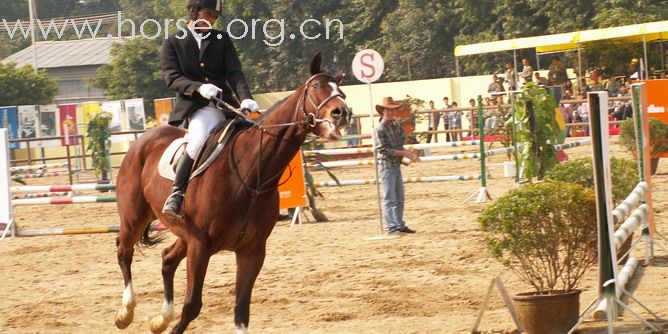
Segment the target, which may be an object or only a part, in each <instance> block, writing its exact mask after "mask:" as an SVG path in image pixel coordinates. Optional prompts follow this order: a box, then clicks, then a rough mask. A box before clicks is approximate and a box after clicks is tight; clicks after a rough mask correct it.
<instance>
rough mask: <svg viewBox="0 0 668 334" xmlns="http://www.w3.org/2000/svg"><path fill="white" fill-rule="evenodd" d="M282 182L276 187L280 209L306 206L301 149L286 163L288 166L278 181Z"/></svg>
mask: <svg viewBox="0 0 668 334" xmlns="http://www.w3.org/2000/svg"><path fill="white" fill-rule="evenodd" d="M291 171H292V173H291ZM290 174H292V175H290ZM283 182H285V183H284V184H282V185H281V186H279V187H278V194H279V196H280V198H281V203H280V208H281V209H287V208H297V207H301V206H308V199H307V198H306V180H305V179H304V162H303V160H302V150H299V152H297V154H296V155H295V157H294V158H292V160H291V161H290V164H288V167H287V168H286V169H285V171H284V172H283V175H282V176H281V180H280V181H279V183H283Z"/></svg>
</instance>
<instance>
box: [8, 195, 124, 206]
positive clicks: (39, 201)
mask: <svg viewBox="0 0 668 334" xmlns="http://www.w3.org/2000/svg"><path fill="white" fill-rule="evenodd" d="M113 202H116V196H74V197H47V198H26V199H17V200H14V201H12V205H15V206H25V205H60V204H85V203H113Z"/></svg>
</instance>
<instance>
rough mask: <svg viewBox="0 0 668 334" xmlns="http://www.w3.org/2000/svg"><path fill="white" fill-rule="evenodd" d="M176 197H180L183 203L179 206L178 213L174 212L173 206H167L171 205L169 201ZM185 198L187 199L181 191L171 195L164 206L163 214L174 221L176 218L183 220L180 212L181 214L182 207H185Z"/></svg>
mask: <svg viewBox="0 0 668 334" xmlns="http://www.w3.org/2000/svg"><path fill="white" fill-rule="evenodd" d="M174 196H180V197H181V203H180V205H179V207H178V211H177V210H174V208H173V207H172V206H168V205H167V204H169V201H170V200H172V198H173V197H174ZM184 198H185V196H184V194H183V193H182V192H180V191H175V192H173V193H172V194H171V195H169V197H167V199H166V200H165V204H164V205H163V206H162V213H163V214H164V215H166V216H167V217H169V218H172V219H174V218H178V219H183V215H181V214H180V212H181V207H182V206H183V200H184Z"/></svg>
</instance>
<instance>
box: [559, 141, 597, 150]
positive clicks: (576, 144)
mask: <svg viewBox="0 0 668 334" xmlns="http://www.w3.org/2000/svg"><path fill="white" fill-rule="evenodd" d="M584 145H591V139H583V140H578V141H574V142H570V143H564V144H557V145H554V149H555V150H557V151H563V150H567V149H571V148H575V147H579V146H584Z"/></svg>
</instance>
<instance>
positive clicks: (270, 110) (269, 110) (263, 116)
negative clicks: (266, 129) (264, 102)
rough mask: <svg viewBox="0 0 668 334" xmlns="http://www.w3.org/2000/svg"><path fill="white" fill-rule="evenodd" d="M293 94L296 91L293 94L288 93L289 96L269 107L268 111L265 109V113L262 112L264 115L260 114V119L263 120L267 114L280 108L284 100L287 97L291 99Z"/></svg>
mask: <svg viewBox="0 0 668 334" xmlns="http://www.w3.org/2000/svg"><path fill="white" fill-rule="evenodd" d="M292 95H294V93H292V94H290V95H288V96H286V97H284V98H282V99H280V100H279V101H278V102H276V103H274V104H273V105H272V106H271V107H269V109H267V111H265V112H264V113H262V116H260V117H259V118H258V120H262V119H264V118H266V117H267V116H269V115H271V113H273V112H274V111H276V109H278V107H279V106H280V105H281V104H283V102H285V101H287V99H289V98H290V97H291V96H292Z"/></svg>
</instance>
